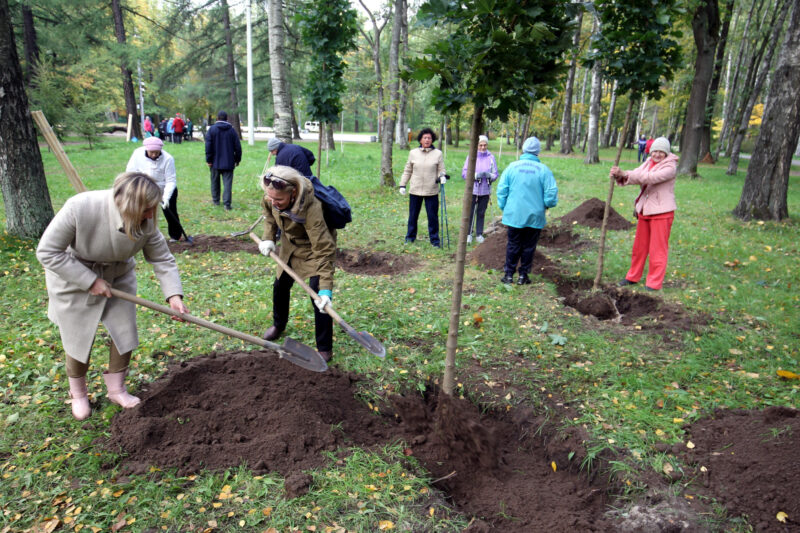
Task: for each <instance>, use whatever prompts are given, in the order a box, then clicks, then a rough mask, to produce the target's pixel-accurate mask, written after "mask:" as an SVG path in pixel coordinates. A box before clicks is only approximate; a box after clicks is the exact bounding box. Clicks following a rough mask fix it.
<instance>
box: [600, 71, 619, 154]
mask: <svg viewBox="0 0 800 533" xmlns="http://www.w3.org/2000/svg"><path fill="white" fill-rule="evenodd" d="M616 107H617V81H616V80H614V85H613V86H612V88H611V102H610V103H609V104H608V118H607V120H606V127H605V130H603V148H608V147H609V146H610V145H611V126H612V125H613V123H614V108H616Z"/></svg>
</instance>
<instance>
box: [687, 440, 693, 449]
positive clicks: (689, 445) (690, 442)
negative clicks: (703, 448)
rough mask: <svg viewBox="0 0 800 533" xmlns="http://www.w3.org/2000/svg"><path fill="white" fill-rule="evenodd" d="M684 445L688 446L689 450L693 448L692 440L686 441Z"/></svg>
mask: <svg viewBox="0 0 800 533" xmlns="http://www.w3.org/2000/svg"><path fill="white" fill-rule="evenodd" d="M686 447H687V448H689V449H690V450H692V449H694V442H692V441H689V442H687V443H686Z"/></svg>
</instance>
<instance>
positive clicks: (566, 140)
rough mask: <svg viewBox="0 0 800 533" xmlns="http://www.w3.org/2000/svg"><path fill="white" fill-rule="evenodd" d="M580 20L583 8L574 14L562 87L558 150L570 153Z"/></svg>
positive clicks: (579, 42) (579, 41)
mask: <svg viewBox="0 0 800 533" xmlns="http://www.w3.org/2000/svg"><path fill="white" fill-rule="evenodd" d="M581 22H583V10H578V14H577V15H576V16H575V35H573V36H572V58H571V59H570V66H569V73H568V74H567V83H566V85H565V87H564V113H563V114H562V115H561V135H560V147H559V152H560V153H562V154H571V153H572V100H573V92H574V91H575V73H576V72H577V71H578V55H579V54H580V45H581Z"/></svg>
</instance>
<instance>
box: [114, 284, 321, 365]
mask: <svg viewBox="0 0 800 533" xmlns="http://www.w3.org/2000/svg"><path fill="white" fill-rule="evenodd" d="M111 294H113V295H114V296H116V297H117V298H120V299H122V300H127V301H129V302H133V303H135V304H139V305H141V306H144V307H149V308H150V309H153V310H155V311H159V312H161V313H164V314H166V315H172V316H174V317H178V318H182V319H184V320H185V321H186V322H191V323H192V324H196V325H198V326H202V327H204V328H208V329H213V330H214V331H218V332H219V333H224V334H225V335H228V336H230V337H236V338H237V339H241V340H243V341H246V342H249V343H252V344H256V345H258V346H261V347H262V348H269V349H270V350H275V351H276V352H278V356H279V357H280V358H281V359H285V360H287V361H289V362H290V363H292V364H295V365H297V366H299V367H302V368H305V369H306V370H311V371H312V372H325V371H326V370H327V369H328V364H327V363H326V362H325V359H323V358H322V356H321V355H320V354H319V352H317V351H316V350H313V349H311V348H309V347H308V346H306V345H305V344H301V343H299V342H297V341H296V340H294V339H292V338H288V337H287V338H286V340H285V341H284V343H283V345H280V344H275V343H274V342H270V341H265V340H264V339H261V338H259V337H255V336H253V335H248V334H247V333H242V332H240V331H236V330H235V329H230V328H226V327H225V326H220V325H217V324H214V323H213V322H209V321H208V320H203V319H202V318H197V317H195V316H192V315H189V314H185V315H182V314H181V313H178V312H177V311H175V310H174V309H172V308H171V307H167V306H166V305H160V304H157V303H154V302H151V301H149V300H145V299H144V298H139V297H138V296H134V295H133V294H128V293H127V292H124V291H121V290H119V289H111Z"/></svg>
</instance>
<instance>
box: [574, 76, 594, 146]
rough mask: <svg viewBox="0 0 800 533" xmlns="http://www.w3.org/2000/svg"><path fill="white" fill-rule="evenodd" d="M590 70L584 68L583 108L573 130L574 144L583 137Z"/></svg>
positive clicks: (582, 85)
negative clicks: (584, 111)
mask: <svg viewBox="0 0 800 533" xmlns="http://www.w3.org/2000/svg"><path fill="white" fill-rule="evenodd" d="M589 70H590V69H583V83H582V84H581V102H580V104H581V108H580V113H578V123H577V124H576V125H575V131H573V132H572V144H577V143H578V141H579V140H580V139H581V137H582V136H581V130H582V129H583V124H582V122H583V106H584V103H585V102H586V85H587V83H588V81H589Z"/></svg>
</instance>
